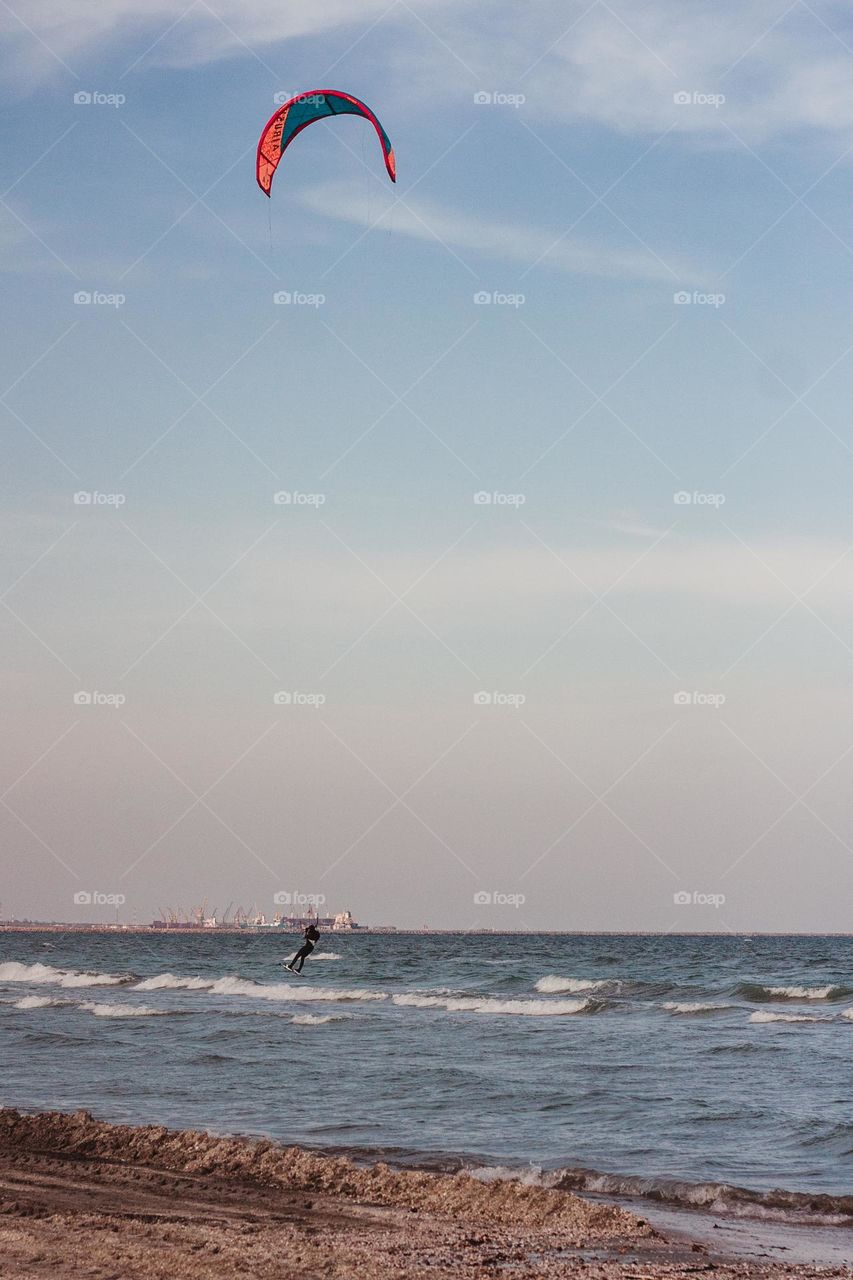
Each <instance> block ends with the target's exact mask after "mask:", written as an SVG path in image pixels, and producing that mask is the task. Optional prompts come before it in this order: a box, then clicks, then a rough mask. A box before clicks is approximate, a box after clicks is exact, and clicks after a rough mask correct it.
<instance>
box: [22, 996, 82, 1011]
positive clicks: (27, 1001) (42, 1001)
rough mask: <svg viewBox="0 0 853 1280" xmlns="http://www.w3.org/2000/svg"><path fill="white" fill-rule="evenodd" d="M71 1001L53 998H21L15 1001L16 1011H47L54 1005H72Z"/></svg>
mask: <svg viewBox="0 0 853 1280" xmlns="http://www.w3.org/2000/svg"><path fill="white" fill-rule="evenodd" d="M73 1003H74V1002H73V1000H54V998H53V996H23V997H22V998H21V999H20V1000H16V1001H15V1008H16V1009H47V1008H50V1007H52V1006H54V1005H61V1004H73Z"/></svg>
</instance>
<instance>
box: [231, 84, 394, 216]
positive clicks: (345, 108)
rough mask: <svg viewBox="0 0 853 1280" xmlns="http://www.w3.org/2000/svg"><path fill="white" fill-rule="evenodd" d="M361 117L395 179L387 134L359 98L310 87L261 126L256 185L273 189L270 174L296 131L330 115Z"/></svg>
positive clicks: (265, 190)
mask: <svg viewBox="0 0 853 1280" xmlns="http://www.w3.org/2000/svg"><path fill="white" fill-rule="evenodd" d="M342 115H349V116H363V117H364V119H365V120H369V121H370V123H371V124H372V125H373V127H374V129H375V130H376V135H377V137H378V138H379V142H380V145H381V147H382V155H383V156H384V158H385V168H386V169H387V170H388V177H389V178H390V179H391V181H392V182H396V181H397V165H396V162H395V160H394V149H393V147H392V146H391V141H390V139H389V137H388V134H387V133H386V132H385V130H384V129H383V128H382V125H381V124H380V123H379V121H378V120H377V118H376V116H375V115H374V114H373V112H372V111H371V110H370V107H367V106H365V104H364V103H363V102H360V101H359V100H358V98H354V97H353V96H352V94H351V93H339V92H338V91H337V90H336V89H312V90H311V92H310V93H300V94H298V95H297V96H296V97H295V98H291V99H290V100H289V101H288V102H285V103H284V105H283V106H281V107H279V108H278V110H277V111H276V112H275V113H274V114H273V115H272V116H271V117H270V119H269V120H268V121H267V123H266V125H265V126H264V131H263V133H262V134H261V138H260V142H259V143H258V161H257V171H256V172H257V178H258V186H259V187H260V188H261V191H263V193H264V195H266V196H268V195H269V194H270V191H271V188H272V180H273V174H274V173H275V171H276V168H277V167H278V162H279V160H280V159H281V157H282V156H283V155H284V152H285V150H286V148H287V147H289V146H290V144H291V142H292V141H293V139H294V138H295V137H296V135H297V133H301V132H302V130H303V129H306V128H307V127H308V125H309V124H313V123H314V121H315V120H325V119H327V118H328V117H329V116H342Z"/></svg>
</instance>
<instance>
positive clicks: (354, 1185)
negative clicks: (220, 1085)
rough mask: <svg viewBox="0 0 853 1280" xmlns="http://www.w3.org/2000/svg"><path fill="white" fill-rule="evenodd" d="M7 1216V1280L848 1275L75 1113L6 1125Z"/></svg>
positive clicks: (386, 1171) (688, 1229)
mask: <svg viewBox="0 0 853 1280" xmlns="http://www.w3.org/2000/svg"><path fill="white" fill-rule="evenodd" d="M0 1209H2V1213H0V1271H2V1274H3V1275H4V1277H9V1278H10V1280H18V1278H19V1277H25V1276H27V1277H29V1276H34V1275H43V1274H50V1275H51V1277H56V1278H57V1280H64V1278H65V1277H71V1276H76V1275H82V1274H85V1275H87V1276H90V1277H103V1278H104V1280H107V1278H108V1277H115V1276H119V1275H120V1276H122V1277H140V1278H143V1277H144V1278H145V1280H148V1278H149V1277H152V1278H156V1280H160V1278H161V1277H162V1280H167V1278H168V1280H172V1278H174V1280H219V1278H220V1277H222V1280H224V1278H225V1277H226V1276H227V1277H232V1276H236V1275H247V1276H253V1277H254V1276H256V1277H269V1280H275V1278H276V1277H281V1278H284V1277H291V1276H293V1275H295V1274H305V1275H309V1276H310V1275H314V1274H319V1272H321V1271H322V1273H323V1274H324V1275H326V1276H331V1277H340V1278H341V1280H344V1278H348V1277H353V1280H355V1277H358V1280H392V1277H393V1280H420V1278H421V1277H425V1276H426V1275H427V1273H429V1275H431V1276H442V1275H447V1276H448V1277H449V1276H451V1275H452V1276H454V1277H468V1276H471V1277H473V1276H481V1275H483V1274H485V1273H488V1274H491V1275H493V1276H500V1275H502V1274H506V1275H508V1276H509V1275H513V1276H515V1275H520V1274H523V1275H524V1276H525V1277H527V1276H529V1277H531V1278H533V1277H542V1278H550V1277H576V1276H580V1275H583V1276H585V1277H588V1278H589V1280H593V1278H600V1280H628V1278H629V1277H633V1278H634V1280H636V1277H637V1276H638V1275H642V1276H643V1277H663V1276H682V1275H687V1274H688V1273H692V1272H695V1271H702V1272H704V1274H705V1275H706V1276H708V1277H712V1278H715V1277H719V1278H720V1280H724V1278H725V1280H733V1278H734V1277H744V1276H749V1277H753V1278H755V1280H759V1278H760V1280H775V1278H777V1277H778V1278H781V1277H783V1276H785V1277H793V1276H800V1277H818V1276H821V1277H828V1276H851V1275H853V1271H851V1269H850V1268H849V1266H845V1265H843V1264H842V1263H841V1262H840V1261H838V1262H835V1261H830V1265H829V1266H827V1265H815V1264H813V1263H811V1262H801V1261H800V1262H788V1263H785V1262H781V1261H776V1260H774V1259H773V1258H772V1257H769V1256H768V1253H767V1250H766V1248H764V1247H762V1242H761V1241H760V1240H759V1241H758V1242H757V1244H756V1247H755V1249H754V1250H753V1251H750V1247H749V1246H748V1247H746V1248H744V1247H743V1241H740V1242H730V1243H732V1244H733V1245H734V1247H733V1248H728V1249H727V1248H726V1246H725V1245H721V1244H719V1243H718V1241H717V1240H715V1239H714V1238H713V1236H709V1235H708V1231H707V1230H704V1229H703V1230H699V1229H694V1224H693V1222H692V1215H690V1214H684V1215H683V1216H682V1215H678V1218H677V1220H676V1221H675V1222H674V1223H673V1222H670V1223H669V1225H668V1226H666V1227H665V1228H662V1227H661V1225H660V1215H659V1214H656V1213H655V1212H654V1211H652V1210H651V1209H650V1211H649V1215H645V1212H644V1210H640V1211H638V1209H637V1207H636V1206H630V1207H628V1206H625V1205H624V1204H619V1203H616V1202H615V1201H614V1200H613V1199H610V1200H604V1199H601V1198H599V1197H596V1198H589V1197H586V1196H579V1195H576V1194H575V1193H574V1192H571V1191H565V1190H556V1189H549V1188H543V1187H541V1186H531V1185H525V1184H522V1183H520V1182H515V1181H485V1182H484V1181H481V1180H479V1179H477V1178H474V1177H471V1176H469V1175H468V1174H465V1173H456V1174H450V1173H433V1172H423V1171H419V1170H412V1169H406V1170H401V1169H392V1168H389V1166H388V1165H386V1164H382V1163H378V1164H370V1165H365V1164H356V1163H354V1162H353V1161H352V1160H351V1159H349V1158H347V1157H344V1156H340V1155H334V1154H322V1153H319V1152H317V1151H314V1150H311V1151H309V1150H307V1149H305V1148H303V1147H292V1146H282V1145H280V1144H278V1143H275V1142H272V1141H269V1140H264V1139H262V1140H254V1139H248V1138H240V1137H225V1136H215V1135H213V1134H210V1133H204V1132H201V1131H198V1130H181V1129H168V1128H166V1127H165V1126H163V1125H119V1124H110V1123H107V1122H102V1121H98V1120H95V1119H94V1118H93V1117H92V1116H91V1115H90V1114H89V1113H87V1112H80V1111H78V1112H74V1113H71V1114H68V1113H61V1112H53V1111H51V1112H36V1113H33V1114H27V1113H24V1112H20V1111H15V1110H12V1109H5V1110H2V1111H0ZM650 1218H651V1221H650ZM656 1218H657V1219H658V1221H657V1222H656V1221H655V1219H656ZM671 1218H672V1215H671V1214H670V1219H671ZM678 1219H680V1221H679V1220H678ZM682 1224H683V1225H682ZM738 1226H739V1228H741V1229H742V1228H743V1223H739V1224H738ZM768 1229H769V1228H765V1231H766V1230H768ZM776 1230H778V1229H776ZM828 1230H829V1231H833V1230H835V1231H837V1230H838V1229H833V1228H828ZM723 1234H725V1233H723ZM844 1234H845V1235H846V1232H845V1233H844ZM765 1243H766V1242H765ZM747 1245H748V1242H747ZM778 1247H779V1248H781V1249H786V1250H788V1256H789V1257H794V1256H798V1254H797V1252H796V1251H794V1252H791V1246H790V1245H784V1244H782V1245H779V1246H778ZM843 1247H844V1244H843V1243H842V1248H843ZM762 1255H763V1256H762ZM799 1256H805V1255H803V1254H799ZM813 1256H817V1255H813ZM827 1261H829V1259H827ZM638 1267H639V1268H640V1270H639V1271H638Z"/></svg>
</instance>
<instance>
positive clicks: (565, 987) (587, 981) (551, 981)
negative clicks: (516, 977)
mask: <svg viewBox="0 0 853 1280" xmlns="http://www.w3.org/2000/svg"><path fill="white" fill-rule="evenodd" d="M534 985H535V987H536V990H537V991H541V992H542V994H543V995H549V996H557V995H562V994H563V993H564V992H578V991H600V990H601V988H602V987H610V988H611V989H612V988H613V987H614V986H618V983H614V982H613V981H608V980H607V979H605V978H561V977H560V975H559V974H557V973H549V974H548V976H547V977H545V978H540V979H539V981H538V982H536V983H535V984H534Z"/></svg>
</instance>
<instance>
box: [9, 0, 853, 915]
mask: <svg viewBox="0 0 853 1280" xmlns="http://www.w3.org/2000/svg"><path fill="white" fill-rule="evenodd" d="M0 23H2V26H3V28H4V34H5V37H6V54H5V58H4V61H3V63H2V67H1V68H0V70H2V75H3V83H4V99H5V101H4V107H5V110H4V124H3V147H2V159H1V160H0V166H1V167H0V190H2V193H3V194H2V201H3V202H2V204H0V269H2V271H3V276H4V281H3V283H4V296H5V299H6V312H5V314H6V325H5V334H4V337H5V341H4V343H3V346H2V350H0V377H2V391H3V394H2V396H0V413H2V418H3V427H4V442H5V448H6V454H7V458H8V460H9V466H8V467H7V469H6V472H5V477H4V481H3V496H4V499H5V504H4V513H5V514H4V521H5V526H6V528H5V530H4V532H5V534H6V536H5V537H4V538H3V546H4V551H3V567H4V576H5V580H6V587H5V588H4V590H7V594H6V595H5V596H4V597H3V598H4V602H5V606H6V607H5V609H4V611H3V613H4V616H3V618H2V628H3V635H4V652H5V654H6V660H5V663H4V667H3V671H2V690H3V698H4V705H5V716H6V723H7V727H8V732H7V734H6V735H4V741H3V754H2V770H3V772H2V776H3V778H4V780H5V781H4V786H3V789H4V790H5V791H6V795H5V797H4V801H3V804H4V806H5V807H4V808H3V810H2V811H0V812H2V817H0V821H2V824H3V846H2V847H3V849H4V858H5V860H6V863H5V868H4V889H3V893H2V898H3V902H4V907H3V911H4V913H6V914H14V915H18V916H35V917H39V918H44V917H46V918H55V919H75V918H88V917H91V916H94V915H97V914H98V913H97V911H96V910H95V909H94V908H91V907H90V908H86V907H78V906H77V905H75V904H74V901H73V895H74V894H75V893H77V892H81V891H82V892H101V893H107V894H121V895H123V896H124V897H125V899H126V902H125V903H124V904H123V905H122V907H121V912H120V914H121V915H122V916H123V917H125V918H128V919H138V920H147V919H149V918H150V917H151V916H152V915H153V914H154V913H155V912H156V910H157V908H158V907H159V906H161V905H162V906H166V905H170V904H189V903H190V902H192V901H200V900H201V898H202V897H203V896H205V895H207V896H208V897H209V899H210V901H211V902H212V903H215V904H218V905H219V906H220V907H221V906H224V905H225V904H226V903H227V902H228V901H230V900H237V901H240V902H243V903H244V904H246V905H250V904H251V903H252V902H257V903H258V904H259V907H260V908H261V909H263V910H265V911H266V912H267V913H268V914H272V910H273V896H274V894H275V893H276V892H282V891H291V890H298V891H300V892H310V893H315V894H324V895H325V896H326V898H327V905H328V907H330V908H338V907H343V906H349V907H350V908H351V909H352V910H353V912H354V914H355V915H356V917H357V918H360V919H362V920H367V921H373V922H377V921H381V920H391V921H394V922H396V923H399V924H404V925H417V924H421V923H423V922H429V923H432V924H435V925H448V926H459V927H468V926H470V927H506V926H510V927H518V928H522V929H523V928H532V927H554V928H610V927H613V928H638V929H641V928H656V929H664V930H665V929H682V928H684V929H715V928H720V929H759V928H765V929H796V928H802V929H842V928H846V927H848V926H849V919H848V915H847V912H846V910H845V904H846V901H848V900H849V890H850V886H851V866H853V861H851V860H852V859H853V821H851V815H850V812H849V804H848V801H847V797H848V796H849V792H850V783H851V780H853V779H851V777H850V771H851V768H853V752H851V743H850V741H849V740H848V734H849V731H848V730H847V729H846V725H847V724H848V723H849V721H850V715H849V712H850V710H851V694H850V671H851V659H853V625H851V623H853V617H851V605H850V601H851V599H853V595H851V587H853V552H851V542H853V539H851V537H850V518H849V511H850V500H849V494H850V489H851V480H853V439H851V431H850V409H849V406H850V384H851V370H853V325H851V321H850V308H849V298H850V296H851V287H853V228H851V220H850V208H851V194H853V193H851V186H853V178H851V157H853V90H851V83H853V28H851V24H850V21H849V15H848V14H847V13H846V12H845V10H844V9H843V7H841V6H837V5H828V4H815V5H809V4H805V3H798V4H795V5H793V6H791V7H789V6H786V5H785V4H782V3H778V4H771V3H748V4H738V5H734V4H732V5H728V4H714V5H711V4H708V3H687V4H685V3H679V4H675V3H654V4H649V5H646V6H644V7H643V11H642V13H636V12H634V11H633V10H631V9H624V8H622V7H620V6H615V5H609V4H604V3H595V4H592V5H588V4H577V5H575V4H569V5H567V4H559V5H557V4H551V3H547V2H543V3H542V4H541V5H538V6H536V8H535V10H527V9H524V10H519V9H518V7H517V6H513V5H509V4H502V3H493V4H489V5H469V4H467V3H457V4H454V5H447V4H442V3H425V2H424V0H420V2H419V3H418V4H409V3H408V2H406V3H396V4H392V5H391V6H390V7H389V6H386V5H385V4H374V3H366V2H365V3H361V2H359V3H351V4H348V5H345V6H344V5H341V6H334V5H327V6H324V7H323V9H322V11H318V10H317V9H316V7H315V6H306V5H303V4H302V3H291V4H286V5H280V4H279V5H271V4H268V3H266V2H263V0H262V2H258V3H252V4H241V5H236V4H227V5H226V4H223V3H219V4H218V5H209V4H207V3H197V4H193V5H191V6H189V7H187V6H185V5H182V4H172V3H171V2H170V0H163V2H162V3H160V4H158V5H156V6H152V5H150V4H146V5H141V4H138V3H137V2H136V0H109V2H108V3H105V4H103V5H99V6H98V8H97V11H96V12H95V13H89V12H86V11H85V10H84V8H83V7H82V6H79V5H63V4H53V3H42V2H41V0H35V2H34V3H31V4H29V5H28V6H27V9H26V12H24V11H23V10H22V9H18V10H17V11H15V8H14V6H13V7H12V8H4V12H3V16H2V18H0ZM315 87H338V88H341V89H344V90H346V91H348V92H351V93H355V94H356V95H358V96H360V97H362V98H363V99H364V100H365V101H366V102H368V103H369V104H370V105H371V106H372V107H373V109H374V110H375V111H376V112H377V114H378V115H379V117H380V118H381V120H382V122H383V124H384V126H385V128H386V130H387V132H388V134H389V135H390V137H391V140H392V143H393V144H394V148H395V153H396V156H397V165H398V177H399V180H398V183H397V186H396V188H395V187H392V186H391V184H390V183H389V182H388V179H387V177H386V175H385V172H384V167H383V165H382V158H381V154H380V151H379V147H378V145H377V142H376V138H375V136H374V134H373V131H372V130H371V129H370V128H369V126H367V125H365V124H363V122H360V121H358V120H355V119H345V120H340V121H336V122H334V123H333V124H318V125H316V126H314V127H313V128H312V129H311V130H310V131H308V132H306V133H305V134H303V135H302V136H300V138H299V139H297V141H296V143H295V144H294V145H293V147H292V148H291V150H290V151H289V152H288V154H287V156H286V158H285V160H284V161H283V163H282V165H281V168H280V170H279V172H278V175H277V177H276V181H275V184H274V187H273V195H272V199H271V200H270V201H269V202H268V201H266V200H265V199H264V197H263V196H262V194H261V193H260V192H259V190H258V189H257V187H256V185H255V182H254V173H253V162H254V149H255V146H256V142H257V137H258V135H259V133H260V130H261V127H262V126H263V124H264V122H265V121H266V119H267V117H268V116H269V115H270V114H271V112H272V110H273V109H274V106H275V95H276V94H288V95H289V94H291V93H294V92H298V91H301V90H309V89H312V88H315ZM81 94H82V95H84V96H88V97H89V98H91V99H94V100H92V101H84V102H75V95H78V96H79V95H81ZM484 95H485V96H486V97H488V98H489V99H490V100H489V101H486V102H483V101H478V97H479V98H482V97H483V96H484ZM104 98H106V99H112V100H113V101H112V102H111V101H102V100H99V99H104ZM116 100H117V101H116ZM81 293H82V294H84V295H92V296H93V297H94V296H97V297H99V298H101V299H104V298H107V299H110V298H111V299H112V300H113V301H112V302H110V301H103V300H101V301H92V302H89V303H88V304H81V303H80V302H75V295H79V294H81ZM276 294H279V295H281V294H283V295H285V296H289V297H290V299H291V301H290V302H289V303H276V302H275V301H274V297H275V295H276ZM478 295H485V296H486V297H488V298H489V299H490V301H489V302H487V303H483V302H477V301H475V299H476V297H477V296H478ZM309 299H310V300H313V301H309ZM679 299H681V300H679ZM684 299H686V300H684ZM282 492H284V493H287V494H290V495H294V494H296V495H301V497H297V500H296V501H291V502H290V503H287V504H282V503H276V502H275V501H274V495H275V494H276V493H282ZM79 493H84V494H93V493H94V494H98V495H101V496H102V497H103V495H107V496H108V497H109V496H111V495H119V500H118V501H117V502H116V501H100V500H98V499H96V500H94V501H93V502H90V503H89V504H82V505H81V504H80V503H79V502H77V503H75V501H74V496H75V494H79ZM475 494H486V495H488V496H489V497H490V498H491V501H489V502H475V500H474V495H475ZM317 495H319V497H317ZM675 495H682V496H683V495H686V496H687V497H688V498H689V501H680V500H679V501H677V500H676V499H675ZM96 691H97V693H99V694H101V695H103V694H106V695H108V696H109V699H110V700H109V701H107V702H104V701H103V700H102V701H100V702H99V701H98V699H95V698H93V699H92V701H91V702H90V703H89V704H86V703H81V702H80V701H79V700H78V702H77V703H75V701H74V695H75V694H79V693H81V692H82V693H88V694H90V695H92V694H94V693H95V692H96ZM277 692H278V693H281V692H285V693H290V694H291V695H293V694H296V693H298V694H305V693H308V694H311V695H312V696H313V701H310V702H308V703H305V702H303V701H300V700H299V699H295V700H294V699H293V697H292V696H291V702H290V704H289V705H288V704H286V703H284V704H283V703H282V702H281V701H279V702H278V703H276V702H275V701H274V695H275V694H276V693H277ZM482 692H486V693H487V694H489V695H490V696H491V701H489V702H486V703H485V704H484V703H483V701H482V700H480V701H479V702H477V701H475V695H476V694H478V693H482ZM679 694H686V695H687V699H686V704H685V699H684V698H682V699H680V700H679V701H676V699H677V696H678V695H679ZM314 695H321V697H322V699H324V701H322V702H320V705H316V704H317V702H318V698H317V697H316V696H314ZM494 695H498V696H497V697H495V696H494ZM117 697H120V698H123V699H124V701H123V702H121V703H120V704H119V705H115V703H116V701H117ZM521 699H523V701H522V700H521ZM848 753H850V754H848ZM7 789H8V790H7ZM478 892H489V893H491V894H492V895H493V897H494V896H495V895H497V897H498V899H499V900H498V901H496V902H495V901H493V902H492V903H489V904H482V903H475V901H474V895H475V893H478ZM677 892H687V893H688V894H690V895H691V902H690V903H689V904H683V903H676V902H675V899H674V894H675V893H677ZM721 895H722V896H723V897H724V898H725V902H724V903H723V904H722V905H720V904H719V902H717V905H713V904H709V902H708V901H707V899H708V898H709V896H710V897H714V898H715V899H719V897H720V896H721ZM508 896H509V897H512V896H514V897H515V898H516V899H517V898H519V897H520V896H523V898H524V902H523V903H521V905H518V906H513V905H507V903H506V902H505V901H504V899H505V898H506V897H508ZM694 898H695V901H694V900H693V899H694ZM102 914H103V913H102ZM106 914H107V915H109V914H110V912H109V911H107V912H106Z"/></svg>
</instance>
